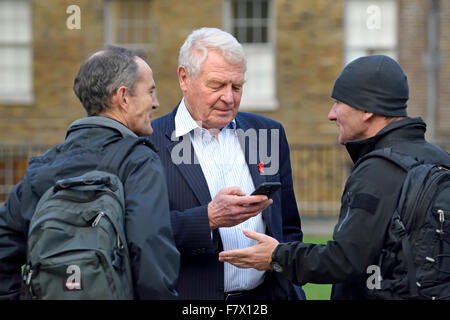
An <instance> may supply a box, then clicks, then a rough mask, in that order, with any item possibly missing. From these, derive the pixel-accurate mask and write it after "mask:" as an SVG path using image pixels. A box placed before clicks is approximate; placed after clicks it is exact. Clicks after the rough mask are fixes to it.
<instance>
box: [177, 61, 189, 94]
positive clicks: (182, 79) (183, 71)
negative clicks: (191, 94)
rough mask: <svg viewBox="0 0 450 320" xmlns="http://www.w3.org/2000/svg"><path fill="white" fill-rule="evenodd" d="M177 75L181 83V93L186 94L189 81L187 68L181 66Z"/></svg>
mask: <svg viewBox="0 0 450 320" xmlns="http://www.w3.org/2000/svg"><path fill="white" fill-rule="evenodd" d="M177 74H178V81H179V82H180V89H181V91H183V92H185V91H186V90H187V81H188V74H187V71H186V68H185V67H183V66H179V67H178V69H177Z"/></svg>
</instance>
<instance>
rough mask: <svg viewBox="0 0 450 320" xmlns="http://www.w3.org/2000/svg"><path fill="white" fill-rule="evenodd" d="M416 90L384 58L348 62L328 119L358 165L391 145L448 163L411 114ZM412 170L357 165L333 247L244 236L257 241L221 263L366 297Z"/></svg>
mask: <svg viewBox="0 0 450 320" xmlns="http://www.w3.org/2000/svg"><path fill="white" fill-rule="evenodd" d="M408 95H409V88H408V82H407V78H406V75H405V73H404V72H403V70H402V68H401V67H400V65H399V64H398V63H397V62H395V61H394V60H393V59H391V58H389V57H387V56H383V55H372V56H367V57H362V58H359V59H356V60H354V61H353V62H351V63H349V64H348V65H347V66H346V67H345V68H344V70H343V71H342V72H341V74H340V75H339V77H338V78H337V80H336V82H335V84H334V87H333V91H332V94H331V97H332V98H334V99H335V100H336V102H335V103H334V104H333V106H332V108H331V110H330V112H329V114H328V119H329V120H331V121H335V122H336V124H337V126H338V129H339V138H338V140H339V143H341V144H343V145H345V147H346V148H347V151H348V152H349V154H350V156H351V158H352V160H353V161H354V162H355V163H356V162H357V161H358V159H360V158H361V157H362V156H364V155H366V154H368V153H369V152H371V151H373V150H377V149H384V148H391V149H392V150H393V151H396V152H399V153H402V154H406V155H409V156H412V157H414V158H417V159H419V160H422V161H424V162H425V163H433V164H434V163H439V164H444V165H447V166H449V165H450V156H449V155H448V154H447V153H446V152H444V151H443V150H441V149H439V148H438V147H436V146H434V145H432V144H430V143H428V142H426V141H425V138H424V133H425V129H426V125H425V123H424V122H423V120H422V119H420V118H409V117H407V113H406V102H407V100H408ZM404 177H405V172H404V171H403V170H402V169H400V168H399V167H397V166H396V165H394V164H392V163H391V162H389V161H388V160H385V159H381V158H369V159H367V160H365V161H363V162H361V164H360V165H359V166H358V167H355V168H354V170H353V171H352V173H351V175H350V177H349V178H348V180H347V182H346V185H345V189H344V192H343V196H342V204H341V210H340V214H339V221H338V223H337V225H336V227H335V229H334V233H333V240H332V241H328V242H327V244H326V245H318V244H309V243H302V242H290V243H278V242H277V241H276V240H275V239H273V238H270V237H268V236H267V235H264V234H258V233H255V232H249V231H244V233H245V234H246V235H247V236H248V237H250V238H253V239H255V240H257V241H258V244H257V245H255V246H253V247H250V248H246V249H241V250H232V251H225V252H221V253H220V255H219V260H221V261H225V262H229V263H232V264H234V265H236V266H239V267H242V268H256V269H258V270H268V269H273V270H274V271H276V272H281V273H282V274H283V275H284V276H285V277H286V278H288V279H289V280H291V281H293V282H294V283H297V284H299V285H303V284H305V283H308V282H311V283H332V284H334V285H333V290H332V293H331V298H332V299H358V300H361V299H367V298H369V295H368V289H371V288H368V283H369V281H368V278H369V277H370V275H371V274H372V273H373V270H372V269H371V267H372V266H376V265H377V264H378V262H379V261H378V259H379V257H380V254H381V250H382V249H383V246H384V244H385V238H386V233H387V230H388V227H389V224H390V221H391V217H392V214H393V212H394V210H395V209H396V206H397V199H398V197H399V194H400V189H401V186H402V182H403V180H404Z"/></svg>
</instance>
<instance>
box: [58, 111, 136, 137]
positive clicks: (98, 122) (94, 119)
mask: <svg viewBox="0 0 450 320" xmlns="http://www.w3.org/2000/svg"><path fill="white" fill-rule="evenodd" d="M85 127H107V128H111V129H114V130H116V131H119V132H120V134H121V135H122V136H123V137H124V138H126V137H133V138H136V137H137V135H136V134H135V133H134V132H133V131H131V130H130V129H129V128H128V127H127V126H125V125H124V124H123V123H121V122H119V121H117V120H114V119H112V118H108V117H102V116H91V117H86V118H81V119H78V120H76V121H74V122H72V124H71V125H70V126H69V129H68V130H67V134H66V138H67V137H68V136H69V135H70V133H71V132H72V131H75V130H77V129H80V128H85Z"/></svg>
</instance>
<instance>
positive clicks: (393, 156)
mask: <svg viewBox="0 0 450 320" xmlns="http://www.w3.org/2000/svg"><path fill="white" fill-rule="evenodd" d="M369 158H381V159H385V160H387V161H390V162H391V163H393V164H395V165H396V166H398V167H400V168H401V169H403V170H404V171H406V172H407V171H408V170H409V169H411V168H412V167H415V166H417V165H419V164H422V163H423V162H422V161H419V160H418V159H416V158H413V157H411V156H409V155H406V154H401V153H398V152H396V151H393V150H392V148H384V149H377V150H374V151H372V152H369V153H368V154H366V155H364V156H363V157H361V158H360V159H358V161H357V162H356V164H355V166H354V169H356V168H357V167H358V166H359V165H360V164H361V163H362V162H364V161H365V160H367V159H369Z"/></svg>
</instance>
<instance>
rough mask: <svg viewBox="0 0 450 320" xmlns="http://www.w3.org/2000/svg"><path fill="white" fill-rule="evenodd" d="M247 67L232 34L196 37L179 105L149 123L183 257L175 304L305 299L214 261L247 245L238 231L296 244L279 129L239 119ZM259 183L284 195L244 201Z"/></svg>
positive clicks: (272, 277)
mask: <svg viewBox="0 0 450 320" xmlns="http://www.w3.org/2000/svg"><path fill="white" fill-rule="evenodd" d="M245 63H246V60H245V55H244V51H243V48H242V46H241V44H239V42H238V41H237V40H236V39H235V38H234V37H233V36H232V35H230V34H229V33H227V32H224V31H222V30H219V29H216V28H201V29H198V30H195V31H193V32H192V33H191V34H190V35H189V36H188V37H187V39H186V41H185V42H184V44H183V45H182V47H181V49H180V55H179V66H178V79H179V84H180V88H181V90H182V92H183V99H182V100H181V102H180V103H179V104H178V106H177V107H176V108H175V109H174V110H173V111H172V112H171V113H169V114H167V115H165V116H163V117H160V118H158V119H156V120H155V121H153V126H154V128H155V129H156V130H155V133H154V134H153V135H152V136H151V137H150V139H151V141H152V142H153V143H154V144H155V146H156V147H157V148H158V150H160V157H161V161H162V163H163V166H164V168H165V172H166V176H167V183H168V190H169V203H170V214H171V221H172V227H173V230H174V235H175V241H176V244H177V247H178V249H179V250H180V253H181V268H180V280H179V285H178V287H177V289H178V292H179V294H180V298H182V299H214V300H223V299H225V300H260V299H265V300H270V299H273V300H275V299H299V298H300V297H304V294H303V291H302V290H301V288H300V287H294V286H293V285H292V284H291V283H290V282H289V281H287V280H286V279H283V278H282V277H279V276H278V275H276V274H275V273H271V272H265V271H257V270H240V269H238V268H236V267H234V266H232V265H229V264H223V263H221V262H219V261H218V253H219V252H220V251H221V250H223V249H237V248H246V247H249V246H251V245H253V242H252V241H251V240H250V241H248V239H247V238H246V237H245V236H244V235H243V234H242V229H243V228H248V229H251V230H254V231H258V232H262V233H267V234H269V235H271V236H273V237H275V238H276V239H283V240H284V241H301V240H302V232H301V227H300V218H299V213H298V210H297V203H296V200H295V196H294V192H293V187H292V173H291V165H290V158H289V146H288V143H287V140H286V136H285V132H284V129H283V127H282V126H281V124H280V123H278V122H276V121H274V120H271V119H268V118H266V117H262V116H259V115H255V114H250V113H243V112H238V110H239V105H240V101H241V96H242V90H243V86H244V74H245ZM260 129H262V130H260ZM265 152H267V154H266V153H265ZM266 155H270V158H269V157H265V156H266ZM268 164H270V167H269V166H268ZM263 182H281V189H280V190H278V191H277V192H275V193H274V194H273V195H272V197H271V199H269V198H268V197H267V196H266V195H250V194H251V193H252V192H253V191H254V190H255V188H256V187H258V186H259V185H260V184H261V183H263Z"/></svg>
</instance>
